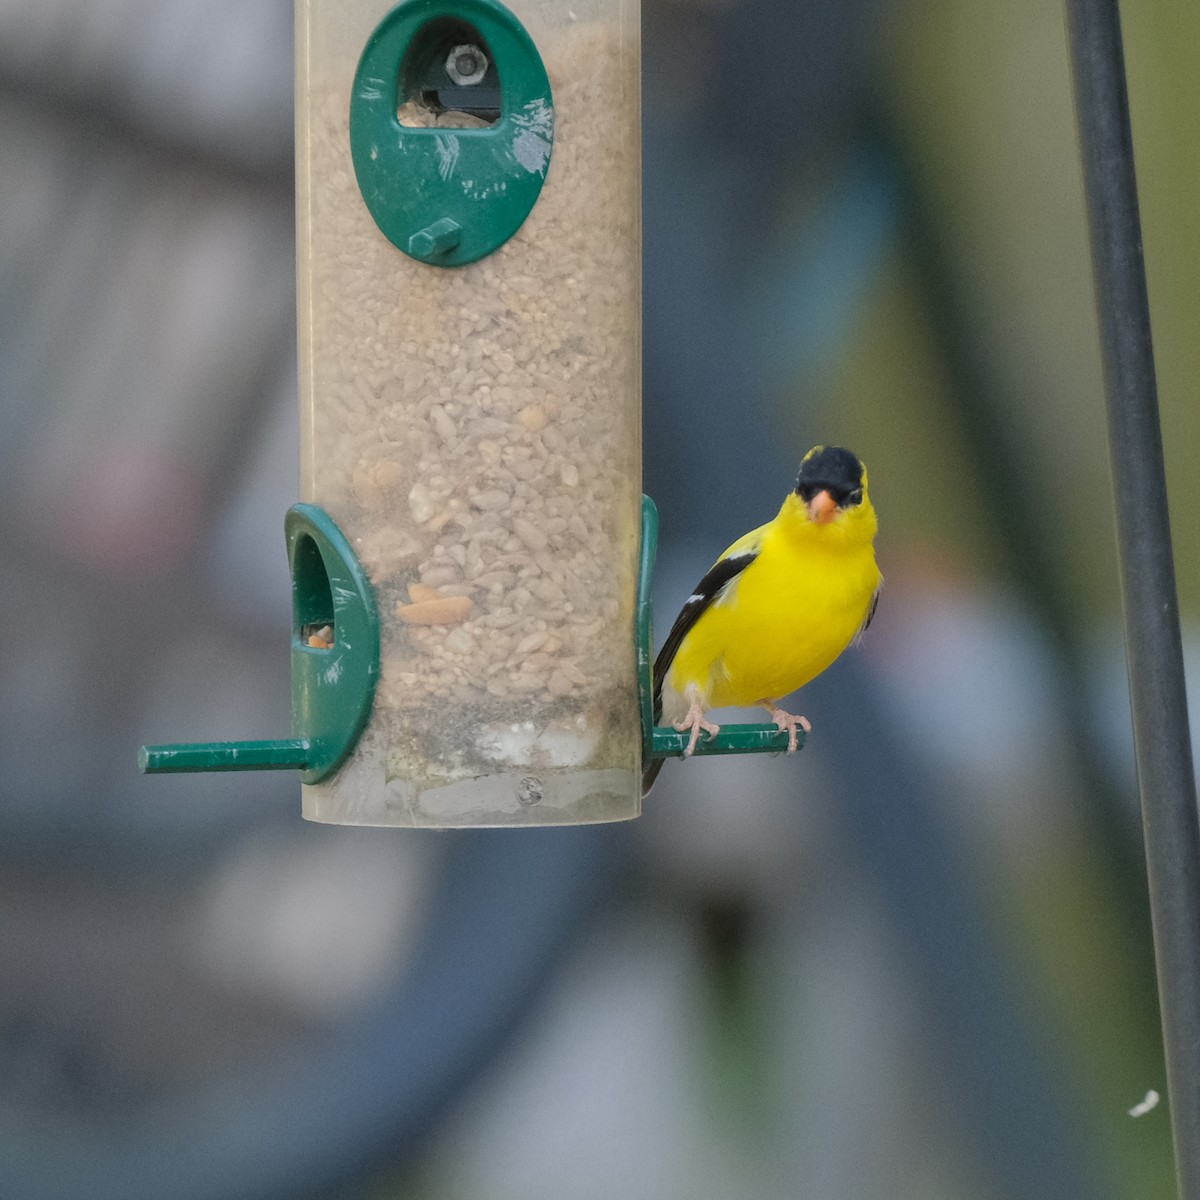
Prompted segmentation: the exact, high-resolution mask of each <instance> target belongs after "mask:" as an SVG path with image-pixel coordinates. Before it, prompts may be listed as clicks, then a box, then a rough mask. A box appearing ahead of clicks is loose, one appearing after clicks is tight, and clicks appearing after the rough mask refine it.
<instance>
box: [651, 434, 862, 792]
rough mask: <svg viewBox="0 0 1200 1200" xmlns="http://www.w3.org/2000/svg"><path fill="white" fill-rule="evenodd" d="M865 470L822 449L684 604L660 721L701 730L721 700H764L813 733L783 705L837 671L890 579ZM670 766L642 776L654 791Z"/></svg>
mask: <svg viewBox="0 0 1200 1200" xmlns="http://www.w3.org/2000/svg"><path fill="white" fill-rule="evenodd" d="M877 528H878V521H877V519H876V517H875V509H874V507H873V506H872V504H871V498H870V496H869V494H868V492H867V470H866V468H865V467H864V466H863V464H862V463H861V462H860V461H859V459H858V457H857V456H856V455H854V454H852V453H851V452H850V451H849V450H845V449H843V448H842V447H840V446H815V447H814V448H813V449H812V450H810V451H809V452H808V453H807V454H806V455H805V456H804V460H803V462H802V463H801V464H800V474H799V477H798V478H797V480H796V488H795V490H794V491H793V492H791V493H789V495H788V497H787V499H786V500H784V502H783V506H782V507H781V508H780V510H779V512H778V514H777V515H776V517H775V519H774V520H773V521H769V522H768V523H767V524H766V525H762V526H760V527H759V528H758V529H755V530H753V531H751V532H750V533H748V534H746V535H745V537H742V538H739V539H738V540H737V541H736V542H734V543H733V545H732V546H730V547H729V549H728V550H726V551H725V553H724V554H722V555H721V557H720V558H719V559H717V561H716V563H715V564H714V566H713V568H712V569H711V570H710V571H709V572H708V574H707V575H705V576H704V578H703V579H701V580H700V583H699V584H698V585H697V587H696V590H695V591H694V592H693V593H692V595H690V596H689V597H688V598H687V600H686V601H685V602H684V605H683V608H682V610H681V611H680V613H679V616H678V617H677V618H676V619H675V624H674V625H673V626H672V627H671V632H670V633H669V634H667V640H666V641H665V642H664V643H663V647H662V649H661V650H660V651H659V653H658V657H657V659H655V662H654V721H655V724H658V723H659V721H660V720H662V719H663V718H664V717H665V719H666V720H668V721H670V722H671V723H672V724H673V725H674V727H675V728H676V729H678V730H680V731H687V732H690V734H691V737H690V738H689V740H688V746H687V750H686V751H685V752H684V753H685V755H688V754H691V753H692V752H693V751H694V750H695V749H696V744H697V742H698V741H699V740H700V735H701V733H709V734H713V735H715V734H717V733H718V732H719V731H720V726H719V725H715V724H713V723H712V722H711V721H709V720H707V719H706V714H707V712H708V710H709V709H712V708H728V707H737V708H741V707H746V706H749V705H758V704H761V705H762V706H763V707H764V708H766V709H767V710H768V711H769V712H770V714H771V719H772V720H773V721H774V722H775V724H776V725H778V726H779V728H780V729H781V730H786V731H787V733H788V753H789V754H790V753H791V752H792V751H794V750H795V749H796V744H797V733H796V730H797V729H798V728H799V729H803V730H804V731H805V732H806V733H807V732H810V731H811V729H812V726H811V725H810V724H809V722H808V720H807V719H806V718H805V717H801V716H795V715H793V714H792V713H789V712H785V711H784V710H783V709H782V708H780V707H779V704H780V701H781V700H782V699H783V698H784V697H785V696H787V695H788V694H790V693H791V692H794V691H795V690H796V689H797V688H799V687H803V686H804V685H805V684H806V683H808V681H809V680H810V679H813V678H815V677H816V676H817V675H819V674H820V673H821V672H822V671H824V670H825V668H826V667H828V666H829V665H830V664H831V663H832V662H833V661H834V659H836V658H837V657H838V655H840V654H841V652H842V651H843V650H845V649H846V647H847V646H849V645H850V644H851V643H852V642H857V641H858V639H859V638H860V637H861V636H862V635H863V633H864V632H865V631H866V628H867V626H868V625H870V623H871V618H872V617H873V616H874V615H875V606H876V604H877V603H878V600H879V589H880V586H881V585H882V583H883V576H882V575H881V574H880V573H879V568H878V567H877V566H876V564H875V531H876V529H877ZM661 766H662V760H661V759H660V760H658V761H657V762H655V763H653V764H651V766H650V768H649V769H648V770H647V771H646V774H645V776H644V777H643V780H642V790H643V794H644V793H645V792H648V791H649V790H650V787H651V785H652V784H653V783H654V779H655V776H657V774H658V771H659V769H660V768H661Z"/></svg>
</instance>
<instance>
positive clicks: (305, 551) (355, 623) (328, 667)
mask: <svg viewBox="0 0 1200 1200" xmlns="http://www.w3.org/2000/svg"><path fill="white" fill-rule="evenodd" d="M284 533H285V535H286V537H287V549H288V562H289V563H290V564H291V568H292V731H293V733H294V734H295V735H296V736H298V737H301V738H303V739H304V740H305V741H306V742H307V743H308V751H307V755H306V761H305V768H304V771H303V772H302V774H301V776H300V778H301V779H302V780H303V781H304V782H305V783H318V782H319V781H320V780H322V779H324V778H326V777H327V776H329V775H331V774H333V772H334V771H336V770H337V768H338V767H339V766H341V764H342V763H343V762H344V761H345V759H346V758H347V756H348V755H349V754H350V751H351V750H352V749H353V748H354V744H355V743H356V742H357V741H358V738H359V735H360V734H361V733H362V731H363V728H364V727H365V725H366V723H367V719H368V718H369V717H370V715H371V706H372V704H373V702H374V699H375V684H376V681H377V679H378V677H379V616H378V614H377V612H376V609H375V598H374V595H373V593H372V591H371V585H370V582H369V581H368V580H367V577H366V574H365V573H364V572H363V569H362V567H361V565H360V564H359V561H358V558H357V557H356V556H355V554H354V551H353V550H352V549H351V548H350V543H349V542H348V541H347V540H346V538H345V535H344V534H343V533H342V531H341V530H340V529H339V528H338V527H337V525H336V524H335V523H334V521H333V518H332V517H330V516H329V514H328V513H326V512H325V511H324V510H323V509H321V508H318V507H317V506H316V505H314V504H296V505H294V506H293V507H292V508H291V509H289V510H288V514H287V517H286V518H285V520H284ZM325 625H332V626H333V645H332V646H331V647H330V648H329V649H324V648H320V647H314V646H310V645H309V644H308V632H307V631H308V630H310V629H313V628H314V627H316V628H320V627H322V626H325Z"/></svg>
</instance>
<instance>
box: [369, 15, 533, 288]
mask: <svg viewBox="0 0 1200 1200" xmlns="http://www.w3.org/2000/svg"><path fill="white" fill-rule="evenodd" d="M470 47H477V48H478V49H479V50H482V51H483V54H484V56H485V59H483V60H480V61H479V62H478V70H477V71H476V72H474V73H473V74H472V75H469V76H464V75H462V74H457V72H456V74H457V78H455V77H454V76H453V75H451V74H450V73H449V72H450V68H449V67H448V66H447V63H448V62H451V61H452V59H451V56H452V54H453V53H454V52H456V50H457V49H460V48H470ZM466 61H468V63H469V60H466ZM485 67H486V70H485ZM475 75H478V78H477V79H476V78H475V77H474V76H475ZM409 101H416V102H418V103H422V104H424V105H426V106H427V107H428V108H429V109H430V110H431V111H433V112H439V111H443V110H444V111H449V112H456V113H457V112H465V113H467V114H469V116H468V121H469V123H472V124H476V125H477V126H479V127H476V128H450V127H447V128H438V127H431V128H420V127H415V126H411V125H402V124H401V123H400V120H399V117H398V115H397V113H398V110H399V108H400V107H401V106H402V105H404V104H405V103H406V102H409ZM485 121H491V122H492V123H491V124H488V125H486V126H484V125H483V122H485ZM553 139H554V108H553V103H552V99H551V95H550V81H549V79H548V78H547V77H546V69H545V67H544V66H543V65H542V60H541V57H540V55H539V54H538V52H537V49H536V47H535V46H534V44H533V41H532V40H531V39H530V37H529V35H528V33H526V32H525V29H524V27H523V26H522V25H521V23H520V22H519V21H518V20H517V18H516V17H515V16H513V14H512V13H511V12H509V10H508V9H507V8H505V7H504V5H502V4H498V3H496V0H405V3H403V4H400V5H397V7H395V8H394V9H392V11H391V12H389V13H388V15H387V16H386V17H384V19H383V21H382V22H380V24H379V26H378V28H377V29H376V30H375V32H374V33H373V34H372V35H371V37H370V40H369V41H368V42H367V45H366V49H364V51H363V54H362V59H361V60H360V62H359V64H358V71H357V73H356V74H355V77H354V91H353V93H352V95H351V99H350V152H351V157H352V159H353V161H354V172H355V175H356V176H357V178H358V186H359V190H360V191H361V192H362V196H363V200H364V201H365V202H366V205H367V208H368V209H369V210H370V212H371V216H372V217H374V219H375V223H376V224H377V225H378V226H379V228H380V229H381V230H382V231H383V233H384V234H385V236H386V237H387V238H388V239H389V240H390V241H391V242H393V243H394V244H395V245H396V246H398V247H399V248H400V249H401V250H403V251H404V253H405V254H408V255H410V256H411V257H413V258H416V259H419V260H420V261H422V262H427V263H430V264H433V265H437V266H445V267H454V266H461V265H463V264H464V263H469V262H474V261H475V260H476V259H479V258H482V257H483V256H484V255H486V254H490V253H491V252H492V251H493V250H495V249H497V248H498V247H500V246H502V245H503V244H504V243H505V242H506V241H508V239H509V238H510V237H512V235H513V234H514V233H516V231H517V230H518V229H519V228H520V227H521V224H522V222H523V221H524V220H525V218H526V217H527V216H528V215H529V212H530V210H531V209H532V208H533V206H534V203H535V202H536V200H537V198H538V194H539V193H540V192H541V190H542V183H543V182H544V181H545V178H546V170H547V167H548V166H549V164H550V150H551V146H552V144H553Z"/></svg>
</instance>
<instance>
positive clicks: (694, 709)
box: [674, 700, 721, 758]
mask: <svg viewBox="0 0 1200 1200" xmlns="http://www.w3.org/2000/svg"><path fill="white" fill-rule="evenodd" d="M674 727H675V728H676V729H677V730H678V731H679V732H680V733H685V732H687V731H688V730H690V731H691V734H692V736H691V737H690V738H688V744H687V749H686V750H685V751H684V752H683V757H684V758H687V757H689V756H690V755H691V754H692V753H693V752H694V751H695V749H696V743H697V742H698V741H699V740H700V734H701V733H707V734H711V735H712V736H713V737H716V736H717V734H718V733H720V732H721V727H720V725H714V724H713V723H712V722H711V721H706V720H705V719H704V709H702V708H701V707H700V705H699V704H697V703H696V701H695V700H693V701H692V702H691V704H690V705H689V706H688V711H687V716H686V717H684V718H683V720H682V721H676V722H674Z"/></svg>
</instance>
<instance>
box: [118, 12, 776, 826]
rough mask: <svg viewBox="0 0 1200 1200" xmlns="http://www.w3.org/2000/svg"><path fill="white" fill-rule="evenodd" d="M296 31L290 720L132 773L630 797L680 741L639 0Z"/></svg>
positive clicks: (553, 805)
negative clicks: (659, 507)
mask: <svg viewBox="0 0 1200 1200" xmlns="http://www.w3.org/2000/svg"><path fill="white" fill-rule="evenodd" d="M296 45H297V69H296V79H297V83H296V114H297V115H296V132H297V151H296V157H297V235H298V301H299V305H298V306H299V359H300V408H301V418H302V420H301V427H302V428H301V490H302V496H303V503H301V504H298V505H296V506H295V507H294V508H293V509H292V510H291V511H290V512H289V513H288V515H287V519H286V522H285V532H286V539H287V546H288V558H289V563H290V568H291V573H292V584H293V587H292V591H293V627H292V647H291V656H292V724H293V728H292V736H291V737H289V738H285V739H281V740H277V741H268V742H225V743H215V744H206V745H175V746H157V747H147V748H144V749H143V751H142V754H141V764H142V767H143V769H144V770H147V771H188V770H254V769H271V768H276V769H277V768H290V769H295V770H298V771H300V773H301V779H302V781H303V783H304V785H305V786H304V789H303V790H304V799H303V811H304V815H305V816H306V817H308V818H310V819H312V820H317V821H329V822H336V823H344V824H362V825H399V826H482V825H548V824H565V823H584V822H599V821H614V820H623V819H626V818H629V817H634V816H636V815H638V813H639V811H640V806H641V796H640V775H641V771H642V768H643V766H644V763H645V762H646V761H649V760H650V759H651V758H653V757H662V756H665V755H673V754H674V755H678V754H682V752H683V748H684V745H685V743H686V738H685V737H684V735H682V734H678V733H676V731H675V730H672V729H662V728H659V729H654V728H653V720H652V717H651V715H650V698H649V690H648V689H649V670H650V657H651V647H650V637H651V633H650V610H649V596H648V587H649V571H650V564H651V562H652V559H653V552H654V538H655V530H654V509H653V505H652V504H651V503H650V502H649V501H646V502H645V506H644V507H643V505H642V497H641V478H640V475H641V394H640V392H641V275H640V268H641V261H640V244H641V231H640V121H639V99H640V78H639V53H640V45H639V13H638V0H573V2H572V3H569V4H568V3H557V2H553V0H512V5H511V8H510V7H505V6H504V5H501V4H499V3H497V2H496V0H405V2H404V3H401V4H399V5H397V6H395V7H391V8H389V7H388V6H387V5H386V4H383V3H380V2H379V0H336V2H335V0H297V5H296ZM639 547H640V551H639ZM639 553H640V555H641V561H642V570H641V573H640V574H641V590H640V593H639ZM635 610H636V611H635ZM635 616H636V620H635ZM784 745H786V739H785V738H784V739H782V740H781V737H780V735H779V734H778V731H777V730H776V729H775V727H774V726H743V727H726V728H725V729H723V730H722V733H721V734H720V735H718V737H717V738H715V739H712V740H711V742H708V743H702V744H701V746H700V747H699V748H698V752H699V753H730V752H734V751H737V750H743V749H764V750H765V749H770V750H778V749H781V748H783V746H784Z"/></svg>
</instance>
